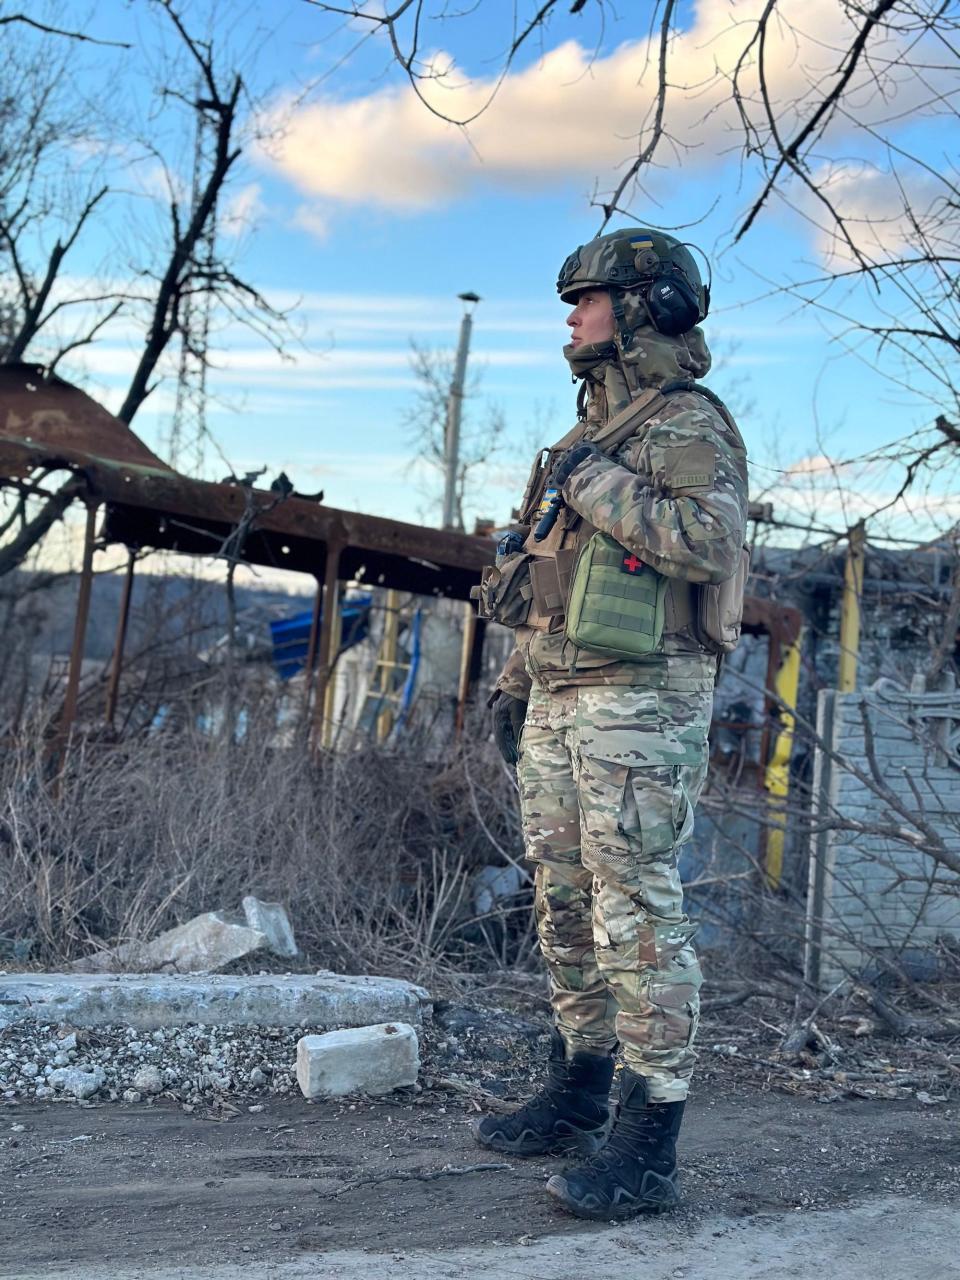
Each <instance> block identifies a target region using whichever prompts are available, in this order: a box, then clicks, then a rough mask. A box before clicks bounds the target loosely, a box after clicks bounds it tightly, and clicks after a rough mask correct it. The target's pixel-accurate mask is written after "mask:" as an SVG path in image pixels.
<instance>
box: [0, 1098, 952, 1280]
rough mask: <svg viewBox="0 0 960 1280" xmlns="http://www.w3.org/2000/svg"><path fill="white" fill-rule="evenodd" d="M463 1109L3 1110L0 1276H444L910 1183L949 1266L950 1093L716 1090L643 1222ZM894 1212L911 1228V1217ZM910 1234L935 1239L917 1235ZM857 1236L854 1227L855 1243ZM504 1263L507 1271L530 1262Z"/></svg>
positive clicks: (854, 1201)
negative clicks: (851, 1095)
mask: <svg viewBox="0 0 960 1280" xmlns="http://www.w3.org/2000/svg"><path fill="white" fill-rule="evenodd" d="M474 1113H475V1108H474V1106H473V1104H472V1103H469V1102H465V1101H463V1102H448V1103H446V1104H438V1103H437V1101H436V1099H434V1098H432V1097H430V1098H426V1099H425V1100H424V1101H422V1102H421V1101H419V1100H417V1101H413V1100H406V1101H397V1100H389V1101H377V1102H373V1101H369V1102H362V1101H359V1102H355V1103H353V1104H352V1105H348V1104H344V1105H332V1104H330V1103H325V1104H316V1105H308V1104H306V1103H304V1102H302V1101H292V1100H291V1101H287V1100H275V1101H272V1102H268V1103H266V1104H265V1107H264V1110H263V1111H261V1112H257V1113H254V1114H251V1113H250V1112H248V1111H245V1110H244V1111H241V1112H240V1113H239V1114H237V1115H235V1116H234V1117H233V1118H232V1119H229V1120H219V1121H218V1120H216V1119H212V1118H202V1117H200V1116H198V1115H197V1114H195V1113H194V1114H186V1113H184V1112H183V1111H182V1110H181V1109H180V1108H178V1107H177V1106H175V1105H172V1104H167V1103H159V1104H155V1105H147V1104H140V1105H134V1106H127V1105H122V1104H121V1105H117V1104H113V1105H106V1106H94V1107H81V1106H67V1105H61V1106H51V1105H49V1104H47V1105H43V1104H26V1105H19V1106H16V1107H11V1108H7V1109H4V1110H3V1111H2V1112H0V1125H2V1129H0V1147H2V1150H0V1186H2V1188H3V1190H2V1197H0V1200H2V1203H0V1274H2V1275H4V1276H19V1277H28V1276H29V1277H34V1276H57V1275H66V1274H73V1275H84V1276H91V1277H92V1276H108V1275H109V1276H115V1275H116V1276H119V1275H120V1274H124V1275H126V1274H135V1275H143V1276H150V1275H158V1276H159V1275H164V1276H171V1277H172V1276H175V1275H176V1276H179V1275H181V1274H183V1275H187V1274H191V1275H192V1274H201V1273H206V1274H212V1275H213V1274H217V1271H216V1270H215V1268H217V1267H219V1266H220V1265H222V1264H233V1265H234V1267H236V1268H238V1272H237V1274H239V1273H240V1272H243V1274H245V1275H248V1276H250V1277H251V1278H252V1277H255V1276H261V1275H264V1276H265V1275H273V1274H276V1275H278V1276H280V1275H284V1274H286V1270H285V1269H284V1266H283V1264H285V1263H286V1264H295V1263H296V1262H297V1260H299V1261H300V1262H301V1263H303V1264H304V1265H306V1264H307V1263H308V1262H309V1263H310V1266H309V1268H306V1269H304V1270H303V1271H301V1269H300V1267H296V1268H295V1270H294V1271H291V1272H290V1274H291V1275H293V1274H304V1275H306V1274H308V1273H309V1274H311V1275H313V1276H322V1275H349V1274H358V1275H359V1274H363V1270H362V1269H361V1270H360V1271H354V1272H351V1271H350V1270H349V1269H347V1270H342V1269H338V1268H340V1267H342V1266H345V1265H346V1264H345V1263H343V1262H342V1259H343V1257H344V1256H345V1254H344V1251H347V1253H349V1252H350V1251H353V1252H354V1253H355V1252H356V1251H358V1250H361V1251H363V1256H365V1257H366V1259H367V1263H368V1273H369V1274H374V1273H375V1272H378V1271H379V1270H380V1269H381V1265H388V1269H391V1270H392V1271H393V1272H394V1273H395V1274H408V1275H411V1276H415V1275H417V1274H424V1275H427V1274H437V1275H444V1274H446V1275H459V1274H461V1272H460V1270H459V1269H457V1268H456V1267H453V1265H452V1264H453V1259H454V1256H456V1258H462V1257H463V1256H464V1254H463V1251H464V1250H467V1252H468V1254H469V1252H470V1251H471V1250H472V1251H476V1250H477V1249H478V1248H479V1249H480V1251H481V1253H482V1252H484V1250H485V1248H487V1247H489V1246H493V1245H499V1246H501V1249H500V1250H499V1251H498V1252H497V1256H499V1255H500V1254H501V1253H502V1250H503V1249H504V1248H509V1249H513V1250H516V1249H517V1247H519V1250H520V1255H521V1257H522V1259H526V1258H530V1265H532V1262H533V1253H532V1252H525V1251H527V1250H531V1249H535V1250H538V1251H539V1252H542V1250H543V1249H544V1247H548V1253H551V1256H554V1257H555V1258H556V1257H557V1256H559V1257H563V1258H564V1259H565V1260H566V1261H565V1265H566V1263H567V1262H572V1259H571V1256H570V1255H569V1253H568V1250H567V1246H568V1244H569V1245H570V1246H571V1247H572V1246H573V1244H574V1241H576V1244H577V1247H578V1249H579V1248H582V1247H588V1249H589V1252H590V1254H591V1256H592V1255H593V1253H594V1250H593V1249H592V1248H589V1246H590V1242H591V1241H595V1243H596V1245H597V1247H599V1246H601V1245H603V1244H604V1243H607V1244H609V1243H610V1241H611V1239H612V1240H616V1239H619V1240H621V1241H624V1240H626V1241H628V1242H629V1241H630V1240H632V1239H634V1238H635V1237H636V1239H637V1241H639V1239H640V1238H641V1235H640V1234H639V1233H641V1231H642V1239H645V1240H648V1241H649V1240H650V1238H651V1231H653V1232H654V1233H655V1235H656V1236H657V1238H661V1239H662V1240H663V1241H664V1246H665V1247H670V1248H672V1247H673V1246H672V1245H671V1244H670V1242H671V1241H672V1242H674V1243H675V1242H676V1241H678V1240H680V1239H690V1238H692V1237H694V1236H696V1235H697V1233H698V1232H699V1231H702V1230H703V1229H704V1228H705V1227H710V1230H711V1231H712V1232H713V1235H712V1237H711V1239H712V1240H713V1243H714V1245H716V1242H717V1241H719V1240H721V1239H723V1238H725V1236H727V1235H728V1234H729V1233H730V1232H731V1231H732V1232H733V1233H734V1241H732V1242H728V1244H729V1243H735V1237H736V1233H737V1230H739V1229H741V1228H742V1227H743V1226H744V1225H746V1220H748V1219H754V1218H756V1219H758V1221H760V1222H762V1224H763V1225H764V1226H765V1228H766V1229H767V1230H768V1231H769V1229H770V1227H771V1226H772V1225H773V1220H774V1219H777V1218H779V1217H780V1216H781V1215H783V1216H785V1218H789V1219H792V1221H791V1222H790V1224H789V1225H790V1230H791V1231H792V1232H794V1234H796V1232H797V1231H798V1230H800V1228H799V1226H798V1225H797V1214H798V1211H799V1213H801V1214H817V1213H818V1212H821V1211H823V1210H836V1209H838V1208H844V1207H848V1208H849V1209H850V1211H851V1212H853V1213H854V1214H856V1213H857V1212H860V1211H861V1210H862V1206H864V1205H867V1206H869V1205H871V1204H874V1205H875V1204H876V1203H877V1201H878V1198H879V1199H882V1200H883V1201H884V1202H885V1203H888V1204H889V1205H890V1208H891V1209H894V1208H896V1207H897V1206H898V1205H899V1206H903V1204H904V1197H910V1198H911V1199H913V1200H914V1201H915V1202H916V1203H917V1204H920V1203H922V1204H923V1205H924V1207H925V1209H927V1210H931V1209H932V1210H935V1209H937V1208H939V1207H940V1206H943V1207H944V1209H943V1212H944V1213H946V1215H947V1216H946V1217H945V1219H944V1227H945V1230H946V1229H947V1227H949V1232H950V1234H949V1236H948V1239H952V1241H953V1246H949V1245H948V1246H947V1247H946V1252H944V1249H943V1248H937V1249H936V1251H935V1255H936V1259H938V1260H939V1262H940V1263H941V1264H942V1265H943V1266H949V1267H954V1268H955V1269H953V1270H943V1271H940V1272H937V1271H936V1270H931V1269H930V1267H929V1266H928V1267H926V1269H925V1270H923V1272H922V1273H923V1274H925V1275H926V1276H931V1275H934V1274H940V1275H943V1276H960V1263H957V1262H956V1260H955V1259H956V1254H957V1250H956V1248H955V1242H956V1239H957V1238H958V1235H960V1212H957V1206H958V1205H960V1195H958V1191H960V1127H958V1118H960V1110H958V1108H957V1107H956V1106H954V1105H948V1106H937V1107H931V1106H924V1105H922V1104H919V1103H914V1104H909V1103H898V1102H882V1103H877V1102H870V1101H856V1102H836V1103H832V1104H830V1105H823V1104H819V1103H816V1102H810V1101H806V1100H794V1099H791V1098H788V1097H785V1096H784V1095H782V1094H778V1093H760V1092H754V1093H748V1094H746V1095H743V1094H742V1093H740V1094H737V1095H735V1096H734V1095H730V1094H729V1093H725V1091H724V1090H722V1089H718V1088H717V1087H716V1086H715V1085H713V1086H711V1087H709V1088H708V1089H705V1090H701V1091H700V1093H699V1095H698V1096H697V1098H696V1100H695V1101H694V1102H693V1103H692V1104H691V1106H690V1108H689V1119H688V1122H687V1124H686V1126H685V1133H684V1138H685V1141H684V1144H683V1151H684V1168H685V1193H686V1201H685V1204H684V1207H683V1208H682V1209H681V1210H679V1211H678V1212H676V1213H675V1214H673V1215H670V1216H669V1217H666V1216H665V1217H663V1218H661V1219H657V1220H656V1221H655V1223H654V1224H653V1226H652V1227H651V1226H650V1224H645V1225H644V1226H643V1227H642V1229H641V1228H640V1227H639V1226H638V1224H621V1225H619V1226H616V1227H614V1226H608V1225H602V1224H601V1225H598V1226H595V1227H593V1226H590V1225H588V1224H584V1223H582V1222H578V1221H577V1220H575V1219H573V1218H570V1217H567V1216H564V1215H562V1214H561V1213H560V1212H559V1211H556V1210H554V1209H553V1207H552V1206H551V1204H550V1203H548V1201H547V1198H546V1197H545V1195H544V1193H543V1190H542V1187H543V1183H544V1180H545V1178H546V1177H547V1176H548V1175H549V1173H551V1172H553V1171H554V1170H555V1168H556V1167H557V1163H558V1162H557V1161H553V1160H532V1161H518V1160H507V1159H501V1158H499V1157H495V1156H490V1155H489V1154H488V1153H485V1152H482V1151H481V1150H480V1149H479V1148H477V1147H475V1146H473V1145H472V1143H471V1141H470V1137H469V1133H468V1132H467V1129H466V1120H467V1119H468V1117H469V1115H470V1114H474ZM211 1114H212V1113H211ZM21 1125H22V1126H23V1128H22V1129H20V1128H19V1126H21ZM951 1206H952V1208H953V1216H950V1208H951ZM887 1217H888V1213H887V1212H884V1213H883V1214H881V1215H880V1220H884V1219H886V1218H887ZM910 1220H911V1221H912V1222H914V1224H915V1226H917V1225H918V1218H917V1213H916V1212H914V1213H913V1214H912V1216H911V1219H910ZM851 1221H853V1219H851ZM718 1223H719V1225H717V1224H718ZM711 1224H713V1225H712V1226H711ZM806 1229H807V1228H806V1227H804V1228H803V1230H806ZM776 1234H777V1233H774V1235H776ZM918 1234H919V1236H921V1237H922V1238H923V1239H924V1240H926V1242H927V1244H928V1245H933V1244H935V1243H936V1241H935V1240H931V1239H930V1232H929V1229H926V1230H924V1231H921V1232H918ZM871 1235H872V1232H871V1231H870V1230H866V1233H865V1236H864V1240H863V1244H864V1246H865V1247H869V1241H870V1238H871ZM584 1241H586V1246H584ZM744 1244H745V1245H746V1239H745V1238H744ZM631 1247H633V1246H632V1245H631ZM912 1247H913V1248H915V1247H917V1246H912ZM450 1250H453V1251H454V1254H450V1255H449V1256H450V1260H451V1267H452V1269H449V1270H447V1271H444V1270H442V1269H441V1270H437V1271H436V1272H434V1271H433V1269H432V1267H431V1268H430V1269H429V1270H427V1269H425V1268H426V1263H425V1262H424V1263H423V1265H422V1266H421V1267H420V1269H419V1271H418V1270H417V1269H414V1270H412V1271H411V1270H407V1271H404V1270H403V1268H402V1266H400V1264H402V1263H403V1262H404V1260H405V1259H406V1258H407V1257H408V1256H412V1254H411V1251H414V1253H415V1252H416V1251H426V1255H425V1256H428V1257H431V1258H433V1259H434V1260H435V1261H436V1260H437V1259H438V1258H439V1259H440V1260H441V1261H442V1259H443V1257H444V1256H445V1255H446V1254H448V1253H449V1251H450ZM747 1253H748V1254H749V1250H748V1251H747ZM911 1256H914V1257H916V1259H917V1261H918V1263H919V1255H916V1254H912V1255H911ZM338 1257H339V1258H341V1263H340V1264H337V1266H334V1262H335V1260H336V1258H338ZM746 1260H747V1254H745V1255H744V1258H743V1261H744V1274H747V1272H746V1269H745V1265H746ZM888 1261H889V1259H888ZM325 1263H328V1264H329V1265H330V1266H331V1267H333V1268H334V1269H332V1270H326V1269H323V1267H324V1264H325ZM543 1265H545V1260H544V1259H542V1258H541V1260H540V1262H539V1264H538V1266H537V1270H536V1274H552V1275H555V1276H559V1275H561V1274H564V1275H571V1276H573V1275H578V1276H581V1275H582V1276H585V1275H587V1274H588V1270H587V1269H586V1267H585V1266H582V1267H581V1269H580V1270H574V1271H569V1270H566V1269H563V1270H562V1269H561V1268H560V1267H559V1266H558V1267H557V1269H556V1270H552V1271H550V1272H546V1273H542V1272H541V1270H540V1268H541V1267H542V1266H543ZM519 1266H520V1269H519V1270H512V1269H511V1272H510V1273H511V1274H514V1275H523V1274H534V1272H532V1271H530V1272H528V1271H526V1270H525V1267H524V1265H523V1263H522V1262H521V1263H520V1264H519ZM398 1267H400V1270H399V1271H398ZM131 1268H135V1270H128V1269H131ZM194 1268H199V1269H200V1270H199V1271H196V1272H195V1271H194ZM818 1270H819V1268H814V1267H811V1270H810V1272H809V1274H810V1275H813V1274H815V1272H816V1271H818ZM468 1271H469V1268H468ZM590 1271H592V1265H591V1267H590ZM230 1274H233V1271H232V1270H231V1272H230ZM464 1274H467V1272H464ZM663 1274H664V1275H671V1276H672V1275H674V1274H676V1268H675V1267H674V1268H671V1269H670V1270H668V1271H664V1273H663ZM694 1274H697V1273H694ZM717 1274H722V1272H721V1273H717ZM729 1274H730V1275H731V1277H732V1276H733V1275H735V1274H736V1272H735V1271H732V1272H730V1273H729ZM757 1274H763V1273H757ZM767 1274H769V1275H771V1276H774V1275H780V1274H783V1275H786V1274H794V1273H792V1272H787V1271H786V1270H783V1271H771V1272H769V1273H767ZM795 1274H798V1275H803V1274H806V1273H805V1272H803V1271H800V1272H797V1273H795ZM834 1274H840V1272H834ZM873 1274H874V1275H876V1276H882V1275H890V1276H896V1275H898V1274H901V1273H897V1272H890V1271H883V1270H879V1271H874V1272H873ZM902 1274H903V1276H904V1277H906V1276H908V1275H911V1274H917V1275H919V1274H921V1271H920V1270H917V1271H916V1272H910V1271H905V1272H903V1273H902ZM691 1280H692V1277H691Z"/></svg>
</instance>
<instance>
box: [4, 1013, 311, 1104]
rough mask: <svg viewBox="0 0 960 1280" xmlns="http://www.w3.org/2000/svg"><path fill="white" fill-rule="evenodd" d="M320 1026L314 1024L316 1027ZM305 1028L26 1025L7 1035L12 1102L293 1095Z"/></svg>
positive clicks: (6, 1079) (6, 1063) (8, 1089)
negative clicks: (148, 1028) (147, 1028)
mask: <svg viewBox="0 0 960 1280" xmlns="http://www.w3.org/2000/svg"><path fill="white" fill-rule="evenodd" d="M311 1029H312V1028H311ZM303 1034H304V1028H302V1027H284V1028H279V1027H201V1026H187V1027H169V1028H163V1029H160V1030H157V1031H138V1030H135V1029H134V1028H132V1027H97V1028H96V1029H87V1028H73V1027H69V1026H53V1025H50V1024H43V1023H19V1024H15V1025H13V1026H9V1027H7V1028H5V1029H4V1031H3V1034H2V1037H0V1096H2V1097H3V1098H5V1099H8V1100H9V1099H21V1100H27V1099H34V1098H35V1099H38V1100H48V1101H56V1100H58V1099H63V1100H68V1101H75V1100H80V1101H85V1100H87V1099H93V1100H96V1101H119V1100H122V1101H124V1102H140V1101H141V1100H142V1099H144V1098H149V1097H160V1096H163V1097H167V1098H172V1099H175V1100H177V1101H179V1102H182V1103H185V1104H187V1105H190V1104H196V1103H197V1102H199V1101H200V1100H202V1099H207V1100H209V1099H210V1098H211V1097H215V1096H218V1095H224V1094H230V1095H238V1094H239V1095H248V1094H249V1095H251V1099H252V1101H254V1102H255V1101H256V1098H257V1097H258V1096H260V1095H264V1096H267V1095H277V1094H288V1093H291V1092H292V1091H293V1090H294V1088H295V1087H296V1079H295V1065H294V1064H295V1060H296V1055H297V1041H298V1040H299V1039H300V1037H301V1036H302V1035H303Z"/></svg>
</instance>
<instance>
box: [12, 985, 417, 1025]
mask: <svg viewBox="0 0 960 1280" xmlns="http://www.w3.org/2000/svg"><path fill="white" fill-rule="evenodd" d="M431 1016H432V1008H431V1005H430V995H429V992H427V991H425V990H424V989H423V987H417V986H414V985H413V983H410V982H404V981H403V980H402V979H400V978H379V977H371V976H356V977H344V976H341V975H340V974H335V973H322V974H316V975H314V974H301V973H296V974H288V975H280V974H276V975H274V974H270V975H264V976H257V977H248V976H246V975H237V976H233V975H229V976H224V975H222V974H220V975H213V974H210V975H206V976H204V975H194V976H191V975H188V974H169V973H146V974H141V973H137V974H134V973H127V974H114V975H108V974H73V973H9V974H2V975H0V1028H2V1027H4V1026H9V1025H11V1024H12V1023H15V1022H23V1021H29V1022H39V1023H47V1024H53V1025H57V1024H59V1023H67V1024H68V1025H70V1026H74V1027H99V1026H109V1025H116V1024H120V1025H121V1026H128V1027H136V1028H137V1029H138V1030H144V1031H147V1030H149V1031H154V1030H156V1029H157V1028H158V1027H175V1026H180V1025H182V1024H183V1023H190V1022H194V1023H198V1024H199V1025H201V1026H207V1027H211V1026H262V1027H295V1026H298V1025H302V1026H305V1027H362V1026H367V1025H369V1024H370V1023H374V1022H382V1021H383V1020H384V1019H385V1018H386V1019H390V1018H395V1019H398V1020H400V1021H402V1022H408V1023H412V1024H413V1025H414V1026H420V1025H421V1024H422V1022H423V1019H424V1018H429V1017H431Z"/></svg>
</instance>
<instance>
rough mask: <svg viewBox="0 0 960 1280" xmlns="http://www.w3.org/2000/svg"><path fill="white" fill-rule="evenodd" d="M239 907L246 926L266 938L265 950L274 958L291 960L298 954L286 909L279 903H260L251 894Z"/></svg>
mask: <svg viewBox="0 0 960 1280" xmlns="http://www.w3.org/2000/svg"><path fill="white" fill-rule="evenodd" d="M240 905H241V906H242V907H243V914H244V915H245V916H246V919H247V926H248V927H249V928H250V929H256V930H257V931H258V932H259V933H262V934H263V935H264V937H265V938H266V940H267V942H266V945H267V948H268V950H270V951H272V952H273V954H274V955H275V956H280V957H281V959H284V960H292V959H293V958H294V956H296V955H297V954H298V951H297V940H296V938H295V937H294V936H293V925H291V923H290V917H289V916H288V915H287V909H286V907H284V906H283V904H282V903H280V902H261V900H260V899H259V898H255V897H254V896H253V894H252V893H248V894H247V896H246V897H245V898H243V899H242V901H241V903H240Z"/></svg>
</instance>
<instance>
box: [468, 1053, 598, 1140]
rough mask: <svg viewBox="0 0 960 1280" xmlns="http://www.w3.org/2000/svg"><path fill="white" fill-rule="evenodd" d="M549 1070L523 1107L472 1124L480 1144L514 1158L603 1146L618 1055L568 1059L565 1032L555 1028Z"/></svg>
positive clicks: (589, 1055)
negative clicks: (615, 1056)
mask: <svg viewBox="0 0 960 1280" xmlns="http://www.w3.org/2000/svg"><path fill="white" fill-rule="evenodd" d="M547 1073H548V1075H547V1083H546V1084H545V1085H544V1087H543V1088H542V1089H541V1090H540V1092H539V1093H537V1094H536V1095H535V1096H534V1097H533V1098H531V1099H530V1101H529V1102H528V1103H527V1105H526V1106H525V1107H521V1108H520V1109H519V1111H514V1112H513V1113H512V1114H511V1115H508V1116H482V1117H481V1118H480V1119H478V1120H474V1121H473V1122H472V1123H471V1125H470V1127H471V1129H472V1130H473V1136H474V1137H475V1138H476V1140H477V1141H478V1142H479V1143H480V1145H481V1147H489V1149H490V1150H491V1151H507V1152H509V1153H510V1155H514V1156H540V1155H545V1154H546V1153H548V1152H550V1153H561V1152H571V1151H579V1152H581V1153H582V1154H584V1155H589V1154H590V1153H591V1152H593V1151H597V1150H599V1148H600V1147H601V1146H602V1145H603V1141H604V1139H605V1138H606V1136H607V1122H608V1121H609V1119H610V1082H611V1080H612V1079H613V1059H612V1058H611V1057H610V1056H609V1055H608V1054H604V1055H603V1056H601V1055H599V1054H595V1053H580V1052H578V1053H575V1054H574V1055H573V1056H572V1057H571V1058H568V1057H567V1054H566V1046H565V1044H564V1042H563V1038H562V1036H561V1035H560V1033H559V1032H557V1031H554V1033H553V1044H552V1045H551V1048H550V1061H549V1063H548V1066H547Z"/></svg>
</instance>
